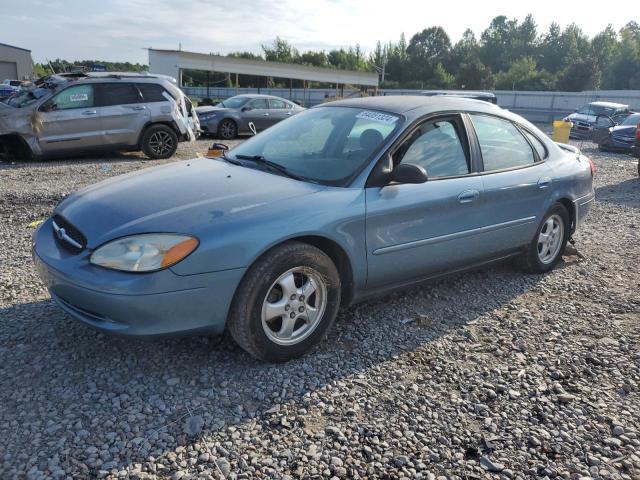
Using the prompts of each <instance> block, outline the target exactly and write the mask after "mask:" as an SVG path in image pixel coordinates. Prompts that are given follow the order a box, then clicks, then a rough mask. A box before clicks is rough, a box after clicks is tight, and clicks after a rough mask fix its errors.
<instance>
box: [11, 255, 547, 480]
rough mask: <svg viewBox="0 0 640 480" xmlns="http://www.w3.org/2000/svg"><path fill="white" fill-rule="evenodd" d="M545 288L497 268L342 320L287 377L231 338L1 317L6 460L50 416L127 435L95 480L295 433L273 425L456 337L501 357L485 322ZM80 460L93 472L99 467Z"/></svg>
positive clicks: (356, 310) (43, 310)
mask: <svg viewBox="0 0 640 480" xmlns="http://www.w3.org/2000/svg"><path fill="white" fill-rule="evenodd" d="M543 278H544V276H538V275H526V274H524V273H522V272H521V271H519V270H517V269H516V268H514V267H512V266H511V265H510V264H499V265H496V266H494V267H491V268H488V269H483V270H477V271H473V272H470V273H465V274H458V275H455V276H453V277H449V278H447V279H443V280H439V281H434V282H430V283H428V284H425V285H421V286H418V287H414V288H410V289H407V290H403V291H400V292H398V293H395V294H391V295H386V296H384V297H380V298H379V299H377V300H373V301H368V302H366V303H361V304H358V305H355V306H351V307H348V308H344V309H342V310H341V311H340V313H339V317H338V320H337V324H336V326H335V327H334V328H333V330H332V331H331V333H330V334H329V337H328V338H327V340H325V341H324V342H323V343H322V344H321V345H320V346H319V347H317V348H316V349H315V350H314V351H313V352H312V353H310V354H309V355H307V356H305V357H303V358H301V359H298V360H295V361H290V362H288V363H285V364H279V365H270V364H264V363H261V362H258V361H256V360H253V359H252V358H251V357H249V355H247V354H246V353H244V352H243V351H242V350H241V349H239V348H238V347H237V346H235V345H234V344H233V342H232V341H231V340H230V339H227V338H224V337H221V338H213V339H212V338H203V337H191V338H173V339H161V340H143V339H135V338H120V337H112V336H107V335H104V334H102V333H98V332H95V331H93V330H91V329H89V328H88V327H85V326H84V325H81V324H80V323H78V322H76V321H74V320H72V319H71V318H69V317H68V316H67V315H66V314H64V313H63V312H62V311H61V310H60V309H59V308H58V307H56V306H55V305H54V304H53V302H52V301H50V300H43V301H38V302H33V303H24V304H17V305H12V306H9V307H5V308H1V309H0V318H1V319H3V323H4V327H5V328H4V329H3V333H2V336H0V349H1V351H2V357H3V359H4V360H3V362H2V365H0V375H1V376H2V378H3V379H4V380H3V389H2V392H0V404H2V405H3V412H4V413H2V415H0V420H1V421H0V435H1V436H2V438H4V439H5V442H6V443H5V445H6V447H7V450H6V451H7V452H8V453H10V454H14V455H17V454H18V453H19V451H18V448H19V447H18V446H17V445H16V443H18V442H16V443H14V442H15V441H16V436H17V435H22V433H21V432H19V431H18V432H16V431H15V428H16V427H15V426H14V427H11V426H9V425H11V421H12V420H14V419H15V418H18V417H20V418H23V417H24V416H25V415H27V417H28V416H29V413H28V412H31V411H34V410H37V411H40V412H47V416H48V419H49V420H51V422H53V424H55V425H60V422H61V419H62V418H64V419H65V422H64V423H65V424H67V425H66V427H65V428H66V429H71V430H73V429H75V430H76V431H79V430H82V435H83V437H82V444H83V445H85V446H86V447H87V448H89V447H90V446H96V447H100V446H101V445H104V444H112V443H113V442H114V441H115V440H114V438H113V437H110V435H112V434H111V433H109V432H112V431H113V430H116V428H115V427H114V425H118V429H119V430H122V429H123V428H124V431H125V432H126V433H125V434H122V435H121V436H120V437H118V439H117V441H119V442H122V443H120V445H121V446H123V448H120V455H118V456H117V457H115V458H113V459H112V460H105V463H104V464H103V465H101V466H100V467H99V468H98V466H96V465H94V466H91V465H89V466H90V468H91V469H92V474H95V473H97V471H98V470H100V469H109V468H110V467H111V468H117V469H122V468H127V467H128V466H130V465H132V464H133V463H136V462H138V463H139V462H144V461H145V459H148V458H149V457H150V456H154V457H158V456H159V455H163V454H165V453H167V452H169V451H171V450H173V449H175V448H176V447H177V446H179V445H188V444H190V443H192V442H195V441H202V438H205V439H206V438H207V437H208V436H212V435H215V433H216V432H217V431H220V430H221V429H224V428H226V427H228V426H230V425H237V424H244V423H247V422H258V423H262V424H263V425H265V427H266V428H275V429H280V428H285V429H286V428H288V427H287V426H286V423H285V422H282V421H281V420H279V419H277V420H274V415H275V416H276V417H277V411H278V409H279V408H280V406H281V405H283V404H287V403H290V402H296V403H297V402H301V401H302V402H304V397H305V396H308V395H311V394H313V392H314V391H317V390H318V389H322V388H324V387H327V386H329V385H330V384H331V383H332V382H335V381H342V380H346V381H350V380H354V379H355V380H356V382H357V377H358V376H359V375H360V374H363V373H366V371H367V370H368V369H370V368H376V367H378V366H380V365H381V364H384V363H385V362H387V361H389V360H391V359H393V358H395V357H397V356H401V355H409V356H412V355H414V354H415V352H416V350H417V349H422V348H427V349H428V348H431V347H430V344H431V343H432V342H434V341H435V340H437V339H438V338H439V337H441V336H442V335H444V334H445V333H448V332H453V333H454V337H453V338H454V341H460V342H473V343H477V344H479V345H481V346H483V348H487V349H491V348H493V346H492V342H493V339H492V337H491V332H488V331H484V330H483V327H482V325H481V324H480V322H478V320H479V319H480V318H481V317H483V316H485V315H493V313H492V312H493V311H494V310H496V309H501V308H505V307H507V308H509V307H512V308H515V307H514V306H513V303H512V302H513V301H514V299H516V298H517V297H519V296H520V295H522V294H524V293H525V292H527V291H529V290H531V289H532V288H534V287H535V286H536V285H537V284H538V282H540V281H541V280H542V279H543ZM488 351H490V350H488ZM424 358H425V357H424V355H416V356H415V362H416V363H415V364H416V368H421V367H422V368H425V367H426V368H428V366H427V365H421V363H420V362H421V361H423V360H420V359H424ZM356 387H357V385H356ZM2 417H4V418H2ZM67 418H68V420H67ZM193 418H196V419H200V420H202V422H203V425H202V426H200V427H197V425H196V427H197V428H196V431H195V435H194V436H190V435H189V434H188V433H186V432H185V428H186V427H185V422H186V421H187V420H188V419H193ZM274 421H275V422H276V425H274ZM291 421H298V420H291ZM45 423H46V422H45ZM123 424H126V427H122V425H123ZM2 425H4V426H2ZM18 430H20V429H18ZM187 430H189V428H187ZM63 431H64V430H61V429H58V428H53V427H51V428H49V427H47V428H46V429H42V431H40V432H39V433H40V434H41V439H40V440H41V442H42V444H50V445H53V444H55V443H56V441H58V440H59V439H60V437H61V436H62V435H63ZM191 433H193V432H191ZM72 436H73V435H72ZM74 441H77V440H74ZM49 442H51V443H49ZM89 451H90V450H89ZM94 457H95V456H94ZM76 460H78V461H80V462H84V461H87V462H88V463H89V464H91V462H93V461H94V460H95V458H93V457H91V454H87V458H85V459H82V458H77V459H76Z"/></svg>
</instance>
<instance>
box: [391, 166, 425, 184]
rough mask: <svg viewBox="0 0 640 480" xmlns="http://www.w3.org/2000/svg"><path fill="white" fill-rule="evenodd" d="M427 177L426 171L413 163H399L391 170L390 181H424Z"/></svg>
mask: <svg viewBox="0 0 640 480" xmlns="http://www.w3.org/2000/svg"><path fill="white" fill-rule="evenodd" d="M427 179H428V177H427V171H426V170H425V169H424V168H423V167H421V166H420V165H415V164H413V163H401V164H399V165H398V166H396V168H394V169H393V172H391V181H392V182H397V183H424V182H426V181H427Z"/></svg>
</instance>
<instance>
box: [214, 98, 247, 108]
mask: <svg viewBox="0 0 640 480" xmlns="http://www.w3.org/2000/svg"><path fill="white" fill-rule="evenodd" d="M249 100H250V98H249V97H231V98H227V99H226V100H225V101H223V102H220V106H222V107H225V108H240V107H242V106H243V105H244V104H245V103H247V102H248V101H249Z"/></svg>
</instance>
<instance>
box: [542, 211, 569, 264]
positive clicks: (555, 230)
mask: <svg viewBox="0 0 640 480" xmlns="http://www.w3.org/2000/svg"><path fill="white" fill-rule="evenodd" d="M563 238H564V222H563V221H562V218H561V217H560V215H556V214H554V215H551V216H550V217H549V218H547V219H546V220H545V222H544V225H543V226H542V229H541V230H540V235H539V236H538V258H539V259H540V261H541V262H542V263H544V264H549V263H551V262H553V261H554V260H555V258H556V257H557V255H558V253H560V247H561V246H562V239H563Z"/></svg>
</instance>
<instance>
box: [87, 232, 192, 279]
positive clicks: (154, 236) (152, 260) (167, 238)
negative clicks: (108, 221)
mask: <svg viewBox="0 0 640 480" xmlns="http://www.w3.org/2000/svg"><path fill="white" fill-rule="evenodd" d="M198 243H199V242H198V239H197V238H195V237H191V236H189V235H179V234H176V233H148V234H142V235H132V236H130V237H123V238H119V239H117V240H113V241H111V242H108V243H105V244H104V245H102V246H101V247H99V248H98V249H96V251H94V252H93V253H92V254H91V258H90V259H89V261H90V262H91V263H93V264H94V265H99V266H101V267H104V268H110V269H112V270H122V271H124V272H153V271H156V270H162V269H163V268H167V267H170V266H171V265H175V264H176V263H178V262H179V261H180V260H183V259H184V258H185V257H187V256H188V255H189V254H190V253H191V252H193V251H194V250H195V249H196V248H197V247H198Z"/></svg>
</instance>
